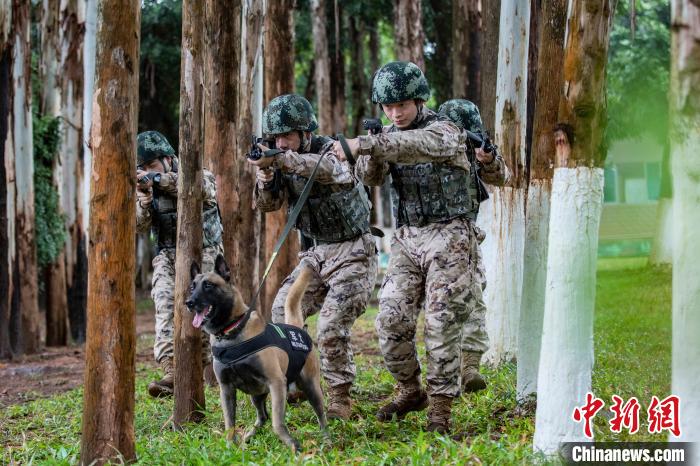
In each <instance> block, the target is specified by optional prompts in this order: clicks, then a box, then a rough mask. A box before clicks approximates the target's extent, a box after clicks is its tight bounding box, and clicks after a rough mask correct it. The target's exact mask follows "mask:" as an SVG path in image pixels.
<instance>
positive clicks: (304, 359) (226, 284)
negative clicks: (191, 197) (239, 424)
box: [186, 255, 326, 451]
mask: <svg viewBox="0 0 700 466" xmlns="http://www.w3.org/2000/svg"><path fill="white" fill-rule="evenodd" d="M312 273H313V271H312V270H311V269H309V268H308V267H306V268H304V269H303V270H302V272H301V273H300V275H299V278H298V279H297V281H296V282H295V283H294V285H293V286H292V287H291V288H290V290H289V295H288V296H287V301H286V303H285V321H286V323H287V324H288V325H273V324H268V323H267V322H265V320H264V318H263V317H262V316H260V315H258V312H257V311H255V310H252V309H248V306H246V304H245V303H244V302H243V298H242V297H241V293H240V292H239V291H238V289H237V288H236V287H235V286H234V285H233V284H232V283H231V271H230V270H229V267H228V265H227V264H226V261H225V260H224V257H223V256H222V255H219V256H218V257H217V258H216V262H215V265H214V272H209V273H200V268H199V265H198V264H196V263H193V264H192V266H191V269H190V275H191V278H192V284H191V286H190V297H189V298H188V299H187V301H186V305H187V307H188V308H189V310H190V311H191V312H194V313H195V315H194V319H193V321H192V325H194V326H195V327H198V328H199V327H201V328H203V329H204V331H206V332H207V333H208V334H209V335H210V336H211V337H210V338H211V347H212V353H213V354H214V372H215V373H216V378H217V380H218V381H219V385H220V387H221V406H222V408H223V411H224V423H225V425H226V430H227V432H228V435H229V437H231V436H232V435H233V432H234V427H235V422H236V391H237V390H241V391H243V392H245V393H247V394H249V395H250V398H251V401H252V403H253V405H254V406H255V409H256V411H257V420H256V422H255V425H254V427H253V428H252V429H251V430H249V431H248V432H246V434H245V435H244V437H243V441H247V440H248V439H250V438H251V437H252V436H253V435H254V434H255V432H256V431H257V430H258V429H259V428H260V427H262V426H263V424H265V422H266V421H267V419H268V413H267V409H266V407H265V401H266V399H267V394H268V393H269V394H270V397H271V398H272V428H273V429H274V431H275V433H276V434H277V436H278V437H279V438H280V439H281V440H282V441H283V442H284V443H286V444H287V445H288V446H289V447H291V448H292V449H293V450H294V451H298V450H299V448H300V445H299V442H297V441H296V440H295V439H294V438H293V437H292V436H291V435H290V434H289V431H288V430H287V426H286V425H285V424H284V410H285V407H286V400H287V388H288V386H289V385H290V384H292V383H295V384H296V385H297V387H299V388H300V389H301V390H302V391H303V392H304V394H305V395H306V397H307V399H308V400H309V402H310V403H311V407H312V408H313V410H314V411H315V413H316V416H317V417H318V423H319V426H320V427H321V430H322V431H323V432H324V434H325V431H326V415H325V413H324V411H323V395H322V393H321V384H320V371H319V361H318V356H317V355H316V353H315V352H310V351H311V339H310V337H308V334H306V332H304V331H303V330H302V329H301V327H302V326H303V325H304V319H303V314H302V311H301V298H302V297H303V295H304V292H305V291H306V288H307V286H308V282H309V279H310V278H311V274H312ZM275 339H276V340H275ZM275 341H276V342H277V343H275ZM285 345H286V346H285ZM284 348H286V350H285V349H284ZM299 349H303V350H305V352H304V351H302V352H297V353H295V351H298V350H299ZM302 364H303V366H302ZM290 370H292V373H290ZM294 372H296V373H294ZM290 378H291V379H292V380H290Z"/></svg>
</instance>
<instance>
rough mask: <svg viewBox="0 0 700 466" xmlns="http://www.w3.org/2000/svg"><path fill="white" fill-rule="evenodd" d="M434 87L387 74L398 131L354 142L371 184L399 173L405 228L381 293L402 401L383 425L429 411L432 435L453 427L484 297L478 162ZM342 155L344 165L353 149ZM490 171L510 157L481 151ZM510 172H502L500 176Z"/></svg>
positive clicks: (380, 321) (396, 70)
mask: <svg viewBox="0 0 700 466" xmlns="http://www.w3.org/2000/svg"><path fill="white" fill-rule="evenodd" d="M429 97H430V88H429V87H428V82H427V80H426V79H425V76H424V75H423V72H422V71H421V70H420V68H418V67H417V66H416V65H415V64H413V63H410V62H392V63H388V64H387V65H385V66H383V67H382V68H380V69H379V70H378V71H377V73H376V74H375V77H374V81H373V83H372V101H373V103H375V104H381V106H382V110H383V111H384V114H385V115H386V116H387V117H388V118H389V120H391V122H392V125H391V126H389V127H385V128H384V131H383V133H381V134H377V135H368V136H360V137H359V138H356V139H349V140H347V144H348V146H349V150H350V152H351V154H352V156H353V157H354V158H356V159H357V164H356V173H357V175H358V177H359V178H360V179H361V180H362V181H363V182H364V183H365V184H367V185H372V186H378V185H381V184H382V182H383V181H384V179H385V177H386V176H387V175H389V174H391V188H392V197H393V199H392V204H393V208H394V217H395V219H396V228H397V229H396V231H395V233H394V236H393V238H392V245H391V258H390V260H389V266H388V269H387V272H386V275H385V277H384V283H383V284H382V288H381V291H380V298H379V315H378V316H377V321H376V327H377V333H378V334H379V345H380V349H381V351H382V355H383V357H384V362H385V364H386V367H387V369H388V370H389V372H391V374H392V375H393V376H394V379H396V381H397V384H398V386H397V390H396V393H395V395H394V398H393V400H392V401H391V402H389V403H388V404H386V405H384V406H382V407H381V408H380V409H379V411H378V412H377V418H378V419H379V420H380V421H389V420H392V419H393V418H395V417H396V418H399V419H400V418H402V417H403V416H405V415H406V414H407V413H408V412H410V411H419V410H423V409H425V408H426V407H428V406H429V410H428V424H427V430H428V431H437V432H440V433H446V432H448V431H449V430H450V421H451V413H452V401H453V399H454V398H455V397H456V396H458V395H459V393H460V386H459V376H460V337H461V334H462V327H463V325H464V323H465V322H466V321H467V318H468V317H469V313H470V312H471V311H473V310H474V309H475V308H476V307H477V303H479V302H481V300H482V282H483V280H482V279H481V278H480V277H481V275H482V273H481V271H480V270H479V268H478V264H479V249H478V244H479V243H478V239H477V235H478V231H477V228H476V227H475V225H474V222H473V219H472V218H473V211H474V209H475V205H476V204H478V201H476V200H475V199H472V197H473V194H472V192H471V190H470V172H471V162H470V160H469V154H468V150H467V145H466V143H465V135H464V134H463V133H462V132H461V131H460V130H459V128H457V126H455V124H454V123H452V122H451V121H449V120H447V119H445V118H440V117H439V116H438V115H437V114H436V113H435V112H433V111H431V110H429V109H428V108H426V107H425V105H424V103H425V101H427V100H428V98H429ZM334 151H335V152H336V154H338V157H339V158H341V160H342V159H343V154H344V151H343V149H342V146H341V145H340V144H335V146H334ZM476 158H477V160H478V161H479V163H480V164H481V170H482V171H483V172H490V173H493V178H494V179H496V178H498V177H502V176H503V175H504V174H505V166H504V164H503V161H502V160H501V158H500V157H497V156H496V155H495V154H493V153H491V154H486V153H483V151H480V150H477V151H476ZM499 173H500V175H498V174H499ZM422 308H425V347H426V353H427V357H428V365H427V385H428V390H427V393H426V392H425V391H424V390H423V388H422V386H421V378H420V372H421V370H420V364H419V362H418V357H417V353H416V342H415V336H416V322H417V319H418V315H419V313H420V311H421V310H422Z"/></svg>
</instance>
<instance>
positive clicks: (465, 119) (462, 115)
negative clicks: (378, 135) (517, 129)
mask: <svg viewBox="0 0 700 466" xmlns="http://www.w3.org/2000/svg"><path fill="white" fill-rule="evenodd" d="M438 114H439V115H440V116H441V117H446V118H449V119H450V120H452V122H453V123H454V124H456V125H457V127H459V129H460V130H465V129H466V130H469V131H471V132H473V133H479V132H480V131H481V129H482V123H481V115H479V108H478V107H477V106H476V105H474V103H473V102H471V101H469V100H464V99H453V100H448V101H447V102H445V103H443V104H442V105H441V106H440V108H439V109H438ZM470 156H471V157H473V155H472V153H471V152H470ZM473 162H474V160H473V158H472V166H471V171H470V182H469V187H470V192H469V194H470V196H471V197H472V199H476V200H477V201H478V202H476V203H474V210H473V212H472V213H470V214H469V217H470V218H471V219H472V220H473V221H476V216H477V214H478V213H479V203H480V202H481V201H483V200H485V199H481V198H480V197H479V193H480V189H479V183H480V180H479V176H478V175H479V173H478V172H477V171H476V170H475V169H474V168H475V167H474V163H473ZM478 239H479V243H481V242H482V241H483V239H484V233H483V232H479V237H478ZM478 258H479V264H478V265H477V270H478V272H479V273H478V274H476V275H474V280H480V281H481V289H482V290H484V289H485V288H486V276H485V274H484V270H483V263H482V261H481V252H480V251H479V253H478ZM473 304H474V309H472V311H471V312H470V313H469V317H467V322H466V323H465V324H464V328H463V329H462V370H461V379H462V384H461V385H462V393H465V392H477V391H479V390H483V389H485V388H486V381H485V380H484V378H483V377H482V376H481V374H480V373H479V364H480V363H481V357H482V356H483V354H484V353H485V352H486V350H487V349H488V347H489V337H488V334H487V333H486V323H485V314H486V305H485V304H484V301H483V300H478V301H474V303H473Z"/></svg>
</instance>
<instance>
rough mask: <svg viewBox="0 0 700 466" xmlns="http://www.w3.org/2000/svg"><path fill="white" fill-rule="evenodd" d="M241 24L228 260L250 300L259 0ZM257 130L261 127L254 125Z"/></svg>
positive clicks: (256, 236) (256, 233)
mask: <svg viewBox="0 0 700 466" xmlns="http://www.w3.org/2000/svg"><path fill="white" fill-rule="evenodd" d="M242 16H243V25H244V28H243V29H242V30H241V42H242V47H243V49H242V52H241V66H240V76H239V89H238V91H239V94H238V102H239V106H238V112H239V113H238V127H237V133H238V140H237V145H236V147H237V149H236V150H237V157H236V166H235V167H236V169H235V172H234V173H235V183H234V185H233V186H236V191H237V192H236V196H237V199H238V202H237V203H236V205H235V206H234V207H233V211H235V212H236V220H235V222H234V225H235V226H234V229H233V231H234V232H235V233H234V234H235V237H236V245H235V247H234V251H233V261H232V262H231V264H233V266H232V270H233V272H234V277H233V278H234V281H235V283H236V286H237V287H238V288H239V290H240V291H241V293H242V294H243V298H244V299H245V300H246V302H249V301H250V299H251V298H252V296H253V293H255V289H256V287H257V286H258V277H259V275H260V274H259V260H258V255H259V251H260V223H261V215H260V212H258V211H257V210H253V209H252V206H253V189H254V187H255V172H254V170H253V169H252V168H251V165H250V164H249V163H248V162H247V161H246V158H245V154H246V152H248V150H249V148H250V135H251V134H253V133H254V132H255V131H256V128H255V123H256V121H257V120H259V115H258V116H257V117H256V116H255V115H253V113H254V112H258V113H259V111H260V109H258V106H257V102H256V100H255V99H254V97H253V96H254V93H255V76H256V71H261V70H256V68H257V67H260V66H262V60H261V54H262V53H263V50H262V34H263V17H264V9H263V2H262V0H244V2H243V7H242ZM257 131H260V129H259V128H257Z"/></svg>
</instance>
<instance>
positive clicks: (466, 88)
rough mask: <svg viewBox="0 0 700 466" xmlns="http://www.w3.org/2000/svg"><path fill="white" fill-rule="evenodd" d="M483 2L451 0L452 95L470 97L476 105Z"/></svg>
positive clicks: (479, 84)
mask: <svg viewBox="0 0 700 466" xmlns="http://www.w3.org/2000/svg"><path fill="white" fill-rule="evenodd" d="M480 3H481V2H480V1H479V0H452V24H453V26H452V98H454V99H469V100H471V101H472V102H474V103H475V104H476V105H477V106H479V91H480V88H481V82H480V75H481V70H480V69H479V65H480V63H481V40H482V34H481V12H480V11H479V7H480V5H479V4H480ZM496 50H497V49H496Z"/></svg>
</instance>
